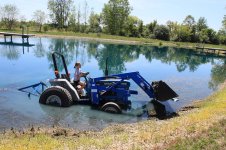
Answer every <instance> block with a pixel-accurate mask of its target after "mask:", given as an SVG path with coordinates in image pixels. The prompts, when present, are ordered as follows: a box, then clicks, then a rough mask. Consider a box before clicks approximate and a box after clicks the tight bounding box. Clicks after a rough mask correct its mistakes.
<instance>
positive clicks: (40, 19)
mask: <svg viewBox="0 0 226 150" xmlns="http://www.w3.org/2000/svg"><path fill="white" fill-rule="evenodd" d="M33 19H34V21H35V22H36V23H37V24H38V26H39V32H41V31H42V25H43V23H45V20H46V14H45V12H44V11H41V10H36V11H35V12H34V16H33Z"/></svg>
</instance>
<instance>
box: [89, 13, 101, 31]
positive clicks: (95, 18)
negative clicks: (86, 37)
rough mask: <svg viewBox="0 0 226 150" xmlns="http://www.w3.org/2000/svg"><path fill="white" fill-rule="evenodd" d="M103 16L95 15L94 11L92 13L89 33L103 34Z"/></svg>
mask: <svg viewBox="0 0 226 150" xmlns="http://www.w3.org/2000/svg"><path fill="white" fill-rule="evenodd" d="M100 25H101V15H99V14H95V13H94V11H91V14H90V17H89V31H90V32H93V33H99V32H101V27H100Z"/></svg>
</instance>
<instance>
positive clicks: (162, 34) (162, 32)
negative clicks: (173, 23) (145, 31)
mask: <svg viewBox="0 0 226 150" xmlns="http://www.w3.org/2000/svg"><path fill="white" fill-rule="evenodd" d="M154 35H155V37H156V38H157V39H160V40H165V41H168V40H169V38H170V37H169V36H170V33H169V29H168V28H167V26H164V25H159V26H157V27H156V28H155V29H154Z"/></svg>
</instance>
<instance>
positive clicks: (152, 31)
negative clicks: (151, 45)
mask: <svg viewBox="0 0 226 150" xmlns="http://www.w3.org/2000/svg"><path fill="white" fill-rule="evenodd" d="M157 25H158V23H157V20H154V21H153V22H151V23H150V24H148V29H149V34H153V33H154V30H155V27H156V26H157Z"/></svg>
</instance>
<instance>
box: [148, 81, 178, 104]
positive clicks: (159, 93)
mask: <svg viewBox="0 0 226 150" xmlns="http://www.w3.org/2000/svg"><path fill="white" fill-rule="evenodd" d="M152 87H153V90H154V95H155V98H156V100H159V101H167V100H169V99H173V98H175V97H178V95H177V93H176V92H174V91H173V90H172V89H171V88H170V87H169V86H168V85H167V84H166V83H165V82H163V81H155V82H152Z"/></svg>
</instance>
